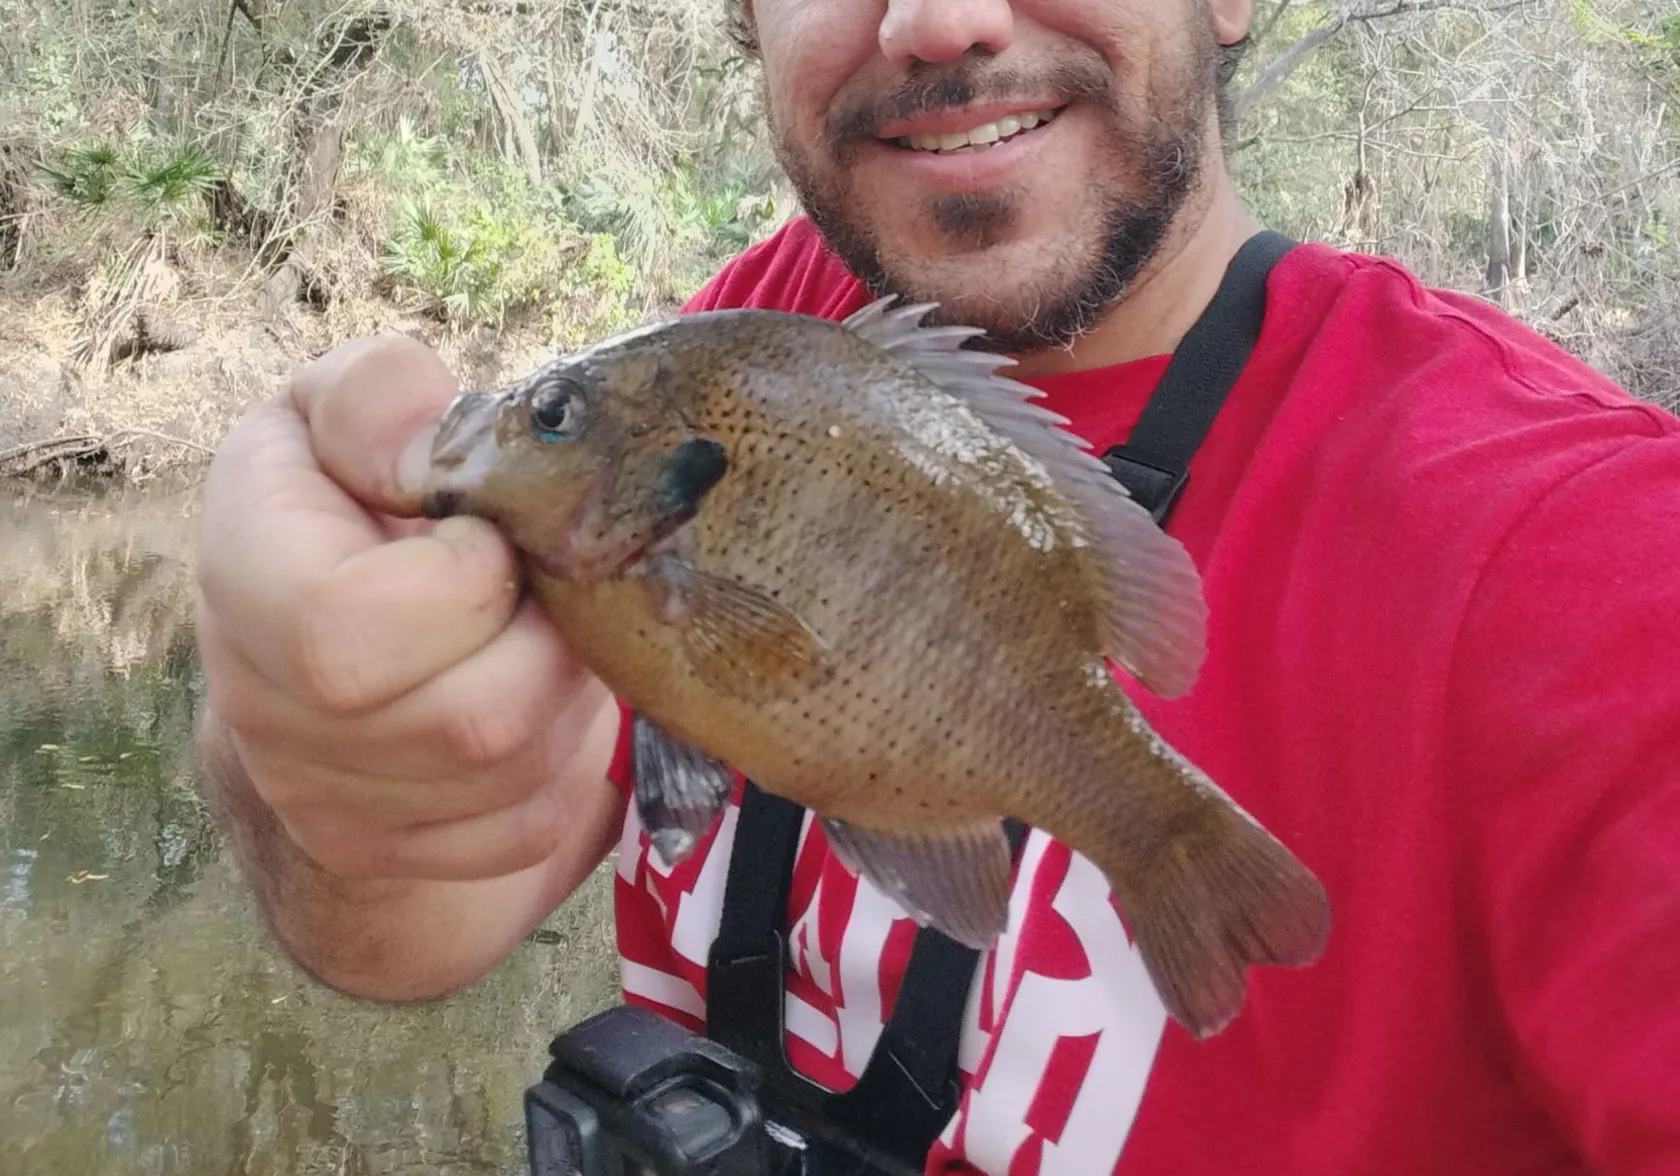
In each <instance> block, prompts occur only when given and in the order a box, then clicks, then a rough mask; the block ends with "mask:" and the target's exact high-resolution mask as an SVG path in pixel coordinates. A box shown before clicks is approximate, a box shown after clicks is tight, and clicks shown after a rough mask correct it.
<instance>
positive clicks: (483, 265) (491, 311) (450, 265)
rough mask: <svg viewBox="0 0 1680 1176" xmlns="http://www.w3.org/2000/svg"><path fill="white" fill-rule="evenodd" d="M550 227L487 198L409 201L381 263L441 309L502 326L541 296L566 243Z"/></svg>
mask: <svg viewBox="0 0 1680 1176" xmlns="http://www.w3.org/2000/svg"><path fill="white" fill-rule="evenodd" d="M544 229H545V226H543V225H540V224H537V223H533V222H532V221H530V220H528V219H520V218H515V217H510V216H508V215H507V214H506V212H505V210H501V209H497V208H495V207H494V206H491V205H489V204H486V203H483V202H475V203H472V204H470V205H469V206H467V207H465V208H458V209H457V208H451V207H449V206H447V205H437V204H433V203H431V202H429V201H420V202H411V203H410V204H408V206H407V207H406V208H405V209H404V210H403V212H402V214H401V216H400V217H399V219H398V223H397V229H396V231H395V233H393V234H392V236H391V239H390V241H389V243H388V244H387V245H386V248H385V253H384V256H383V257H382V258H381V259H380V265H381V268H382V269H384V271H385V272H386V273H388V274H390V275H391V276H392V277H395V278H397V279H399V280H401V281H402V282H405V283H407V284H408V285H409V286H410V287H411V288H413V289H414V290H415V291H417V292H418V293H420V294H421V295H422V296H423V297H424V298H425V299H427V300H428V303H429V305H430V308H431V309H432V310H434V312H437V313H440V314H442V316H443V317H445V318H447V319H449V320H451V321H453V322H456V323H463V324H464V323H472V322H484V323H493V324H495V325H498V326H499V325H501V324H502V323H503V322H504V321H505V320H506V318H507V316H508V315H509V314H510V313H511V312H514V311H516V310H519V309H522V308H525V307H528V306H532V305H535V304H537V303H538V302H539V301H540V300H541V299H542V297H543V291H544V287H545V286H546V285H547V283H548V282H549V281H550V280H551V279H552V277H553V275H554V273H555V270H556V268H557V266H558V263H559V256H560V251H559V248H558V243H557V242H556V241H555V239H554V237H553V236H552V235H550V233H547V232H545V231H544Z"/></svg>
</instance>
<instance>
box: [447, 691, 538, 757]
mask: <svg viewBox="0 0 1680 1176" xmlns="http://www.w3.org/2000/svg"><path fill="white" fill-rule="evenodd" d="M445 714H446V717H445V719H444V725H443V732H442V737H443V745H444V750H445V754H446V755H447V756H448V757H449V758H450V759H451V760H453V761H454V762H456V763H459V764H462V765H465V766H467V767H470V768H486V767H492V766H494V765H497V764H501V763H504V762H505V761H507V760H508V759H510V758H512V757H513V756H514V755H515V754H516V753H517V752H518V751H519V750H520V749H521V748H522V747H524V746H525V744H526V743H528V742H529V741H530V739H531V737H532V735H533V734H534V732H533V730H532V729H531V727H530V725H529V723H528V721H527V719H526V716H525V715H524V714H523V713H522V712H521V711H520V710H519V709H518V708H516V707H512V706H497V705H495V704H494V703H493V702H492V701H490V700H477V701H476V703H475V704H473V705H466V706H457V707H453V708H450V709H449V710H447V711H446V712H445Z"/></svg>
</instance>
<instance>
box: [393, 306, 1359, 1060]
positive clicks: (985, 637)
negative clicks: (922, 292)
mask: <svg viewBox="0 0 1680 1176" xmlns="http://www.w3.org/2000/svg"><path fill="white" fill-rule="evenodd" d="M931 309H932V307H931V306H929V305H925V304H918V305H894V300H893V299H890V298H888V299H882V300H880V301H877V302H874V303H872V304H870V305H868V306H866V307H864V308H863V309H861V310H859V311H857V312H856V313H855V314H853V315H852V316H850V317H849V318H847V319H845V320H844V321H841V322H836V321H832V320H827V319H821V318H815V317H810V316H805V315H796V314H787V313H782V312H777V311H767V310H724V311H714V312H706V313H698V314H688V315H679V316H676V317H675V318H672V319H669V320H667V321H662V322H658V323H655V324H653V325H650V326H645V327H641V328H638V329H635V330H631V331H628V332H625V333H623V334H620V335H617V336H615V337H613V338H609V339H606V340H604V341H602V342H599V343H597V344H595V345H593V346H590V347H588V348H586V349H584V350H581V351H578V352H576V353H573V354H570V355H566V356H563V357H561V358H557V359H554V360H552V361H551V362H549V363H547V364H545V365H544V366H542V367H540V368H539V369H538V370H536V371H535V372H533V373H532V374H531V375H529V376H527V377H525V378H524V379H521V380H519V381H517V382H515V383H512V384H510V385H509V386H507V387H504V388H501V389H498V390H494V391H467V392H463V393H462V394H461V395H460V396H458V397H457V398H456V399H455V401H454V402H453V403H452V404H451V405H450V406H449V408H448V409H446V410H445V412H444V415H443V418H442V420H441V422H440V427H439V432H438V435H437V439H436V441H435V443H434V445H433V449H432V458H431V462H432V464H431V469H430V473H429V480H428V483H427V486H426V490H425V495H424V509H425V512H426V513H427V514H428V515H429V516H430V517H433V518H441V517H443V516H445V515H449V514H457V513H461V514H471V515H476V516H479V517H482V518H485V519H488V520H490V521H491V522H493V523H494V524H496V525H497V526H498V527H499V528H500V529H501V531H502V532H503V533H504V534H505V535H506V536H507V537H508V539H509V541H510V542H511V543H512V544H513V545H514V547H515V548H516V549H517V550H518V552H519V553H520V556H521V560H522V564H523V566H524V569H525V573H526V576H527V579H528V582H529V584H530V586H531V590H532V591H533V592H534V593H535V594H536V596H537V598H538V599H539V600H540V602H541V603H542V605H543V606H544V607H545V609H546V610H547V613H548V614H549V615H550V616H551V617H552V618H553V620H554V622H555V624H556V626H557V627H558V628H559V630H560V632H561V633H562V635H563V636H564V638H565V640H566V641H567V643H568V644H569V646H570V647H571V649H572V650H573V651H574V653H575V654H576V656H577V657H578V658H580V659H581V660H582V662H583V663H584V664H585V665H587V666H588V667H589V668H590V669H591V670H592V671H593V672H594V673H595V674H596V676H598V677H599V678H600V679H601V681H602V682H604V683H605V684H606V686H607V687H608V688H609V689H610V690H611V691H612V692H613V693H614V694H615V695H616V696H617V697H618V698H619V699H620V700H621V701H622V702H623V703H624V704H625V705H626V706H627V707H628V708H630V709H631V711H632V712H633V713H634V715H635V719H634V723H635V730H634V741H633V746H634V749H635V757H634V778H635V783H634V801H635V804H636V806H637V811H638V814H639V816H640V818H641V820H642V823H643V824H644V825H645V826H646V827H647V829H648V831H649V833H650V836H651V838H652V840H653V842H654V844H655V846H656V847H657V849H658V850H659V852H660V853H661V854H662V855H663V856H664V857H665V858H666V860H667V861H669V862H671V863H673V864H674V863H675V862H676V861H679V860H681V859H682V858H683V857H684V856H685V855H686V854H687V853H688V852H689V851H690V850H691V849H692V847H693V846H694V844H695V842H696V841H697V840H698V838H699V837H700V836H701V835H702V834H703V833H704V832H705V831H706V830H707V829H708V828H709V827H710V825H711V823H712V822H713V821H714V820H715V819H716V817H717V815H718V813H719V812H720V811H721V810H722V808H723V807H724V806H725V805H726V804H727V802H728V798H729V794H730V790H731V785H732V780H733V778H732V776H731V773H730V768H731V767H733V768H734V769H738V770H739V771H740V772H742V773H744V774H745V775H746V776H747V777H748V778H750V779H751V780H753V781H754V782H755V783H756V784H757V785H758V786H759V787H761V788H763V789H765V790H766V791H768V792H773V793H776V794H778V795H780V796H783V797H786V798H788V799H789V800H792V801H794V802H795V803H797V804H800V805H802V806H804V807H806V808H808V809H810V810H811V811H812V812H813V813H814V814H815V815H816V817H817V818H818V819H819V820H820V823H821V828H822V830H823V833H824V834H825V835H826V837H827V839H828V841H829V843H830V845H831V846H832V848H833V850H834V852H835V853H836V854H837V855H838V856H839V857H840V859H841V861H842V862H844V863H845V864H846V865H847V867H848V868H849V869H851V870H853V871H854V872H856V873H858V874H859V875H861V876H862V877H864V878H867V879H868V880H869V881H870V882H871V883H872V884H873V885H874V886H876V887H877V888H879V889H880V890H881V891H882V892H883V893H885V894H887V895H890V896H891V897H892V898H893V899H895V900H896V901H897V902H898V904H899V905H900V906H901V907H902V908H903V909H904V910H905V911H906V912H908V913H909V914H910V915H912V916H914V917H915V919H916V920H917V921H918V922H919V923H921V924H923V925H932V926H933V927H935V928H937V929H939V930H940V931H942V932H944V933H945V934H947V935H949V936H950V937H951V938H953V939H955V940H957V941H958V942H961V943H964V944H968V945H970V946H973V947H976V948H980V949H985V948H987V947H989V946H991V945H992V944H993V943H994V942H995V941H996V938H997V936H998V934H999V933H1000V932H1001V931H1002V930H1003V929H1004V928H1005V926H1006V922H1007V914H1008V898H1009V891H1010V885H1011V881H1010V879H1011V871H1012V860H1011V853H1010V846H1009V842H1008V839H1007V837H1006V834H1005V831H1004V827H1003V825H1002V818H1004V817H1006V816H1007V817H1014V818H1016V819H1017V820H1019V821H1021V822H1023V823H1025V824H1026V825H1028V826H1031V827H1034V828H1037V829H1041V830H1044V831H1045V832H1046V833H1049V834H1050V835H1052V836H1054V837H1056V838H1058V839H1060V840H1061V841H1062V842H1064V843H1065V844H1067V845H1068V846H1069V847H1070V848H1072V849H1073V850H1075V851H1077V852H1079V853H1081V854H1083V855H1084V856H1085V857H1087V858H1088V859H1089V860H1090V861H1091V862H1092V863H1094V864H1095V865H1096V866H1097V867H1098V868H1099V869H1100V870H1101V871H1102V872H1103V874H1104V876H1105V877H1106V878H1107V880H1108V883H1109V885H1110V887H1111V888H1112V889H1113V892H1114V894H1115V897H1116V899H1117V901H1118V905H1119V909H1120V911H1121V916H1122V919H1123V921H1124V923H1125V925H1126V928H1127V931H1128V933H1129V934H1130V936H1131V938H1132V940H1133V942H1134V943H1135V945H1136V947H1137V950H1138V952H1139V954H1140V955H1141V957H1142V959H1143V961H1144V964H1145V966H1146V967H1147V969H1148V972H1149V975H1150V977H1151V979H1152V981H1153V983H1154V985H1155V988H1156V991H1157V992H1158V993H1159V995H1160V997H1161V1000H1162V1003H1163V1004H1164V1005H1165V1007H1166V1009H1167V1011H1168V1013H1169V1014H1170V1015H1171V1016H1172V1017H1173V1018H1174V1019H1176V1020H1177V1021H1178V1022H1179V1023H1180V1024H1182V1025H1183V1026H1184V1027H1185V1028H1186V1029H1187V1030H1189V1031H1190V1032H1191V1033H1192V1034H1194V1035H1195V1036H1197V1037H1205V1036H1206V1035H1208V1034H1210V1033H1213V1032H1216V1031H1218V1030H1219V1029H1220V1028H1222V1027H1223V1026H1224V1025H1226V1024H1227V1023H1228V1022H1229V1021H1230V1019H1231V1018H1232V1017H1234V1016H1235V1015H1236V1014H1237V1012H1238V1011H1239V1009H1240V1008H1241V1006H1242V1002H1243V997H1244V991H1245V985H1246V969H1247V967H1248V966H1249V965H1251V964H1280V965H1287V966H1301V965H1304V964H1307V963H1310V962H1311V961H1312V960H1313V959H1315V958H1316V957H1317V956H1318V954H1319V952H1320V951H1321V950H1322V947H1323V944H1324V941H1325V938H1326V936H1327V934H1328V932H1329V922H1330V910H1329V903H1328V899H1327V896H1326V894H1325V891H1324V889H1323V887H1322V885H1321V884H1320V883H1319V881H1318V879H1317V878H1316V877H1315V876H1314V875H1313V874H1312V873H1311V872H1310V871H1309V870H1308V869H1307V868H1306V866H1304V865H1303V864H1302V863H1301V862H1300V861H1299V860H1298V859H1297V858H1296V857H1295V856H1294V855H1293V854H1292V853H1291V852H1290V851H1289V850H1288V849H1286V848H1285V847H1284V846H1283V845H1282V844H1281V843H1280V842H1279V841H1278V840H1277V839H1276V838H1274V837H1273V836H1272V835H1271V834H1270V833H1268V832H1267V831H1266V830H1265V829H1263V828H1262V827H1261V826H1260V824H1259V823H1258V822H1257V821H1255V820H1254V819H1253V818H1252V817H1250V816H1249V815H1248V814H1247V813H1245V812H1244V811H1243V810H1242V809H1240V808H1239V807H1238V806H1237V805H1236V804H1235V803H1234V802H1233V801H1232V800H1231V799H1230V798H1229V797H1227V796H1226V795H1225V793H1224V792H1222V791H1221V790H1220V789H1219V788H1218V787H1217V786H1215V784H1214V783H1213V782H1212V781H1211V780H1210V779H1209V778H1208V777H1207V776H1206V775H1205V774H1204V773H1203V772H1202V771H1201V770H1199V769H1198V768H1197V767H1196V766H1195V765H1194V764H1193V763H1191V762H1190V761H1189V760H1188V759H1187V758H1186V757H1185V756H1184V755H1182V754H1180V753H1179V752H1178V751H1177V750H1175V749H1174V748H1173V747H1171V746H1169V745H1168V744H1167V743H1166V742H1165V741H1164V740H1163V739H1162V738H1161V737H1160V736H1159V735H1158V734H1157V733H1156V732H1155V731H1154V730H1153V729H1152V728H1151V727H1150V726H1149V724H1148V723H1147V722H1146V721H1145V719H1144V717H1143V716H1142V714H1141V713H1140V712H1139V711H1138V709H1137V708H1136V707H1135V706H1134V705H1133V703H1132V701H1131V700H1130V699H1129V698H1128V697H1127V694H1126V692H1125V690H1124V689H1123V688H1122V686H1121V685H1120V683H1119V682H1118V681H1117V680H1116V677H1115V675H1114V673H1113V672H1112V671H1111V667H1110V664H1109V663H1110V662H1111V661H1112V662H1113V663H1114V664H1116V665H1118V666H1119V667H1120V668H1121V669H1123V670H1124V671H1125V672H1126V673H1128V674H1130V675H1131V676H1132V677H1133V678H1134V679H1135V680H1136V681H1137V682H1138V683H1139V684H1141V685H1142V686H1143V687H1144V688H1146V689H1148V690H1150V691H1151V692H1153V693H1155V694H1157V695H1159V696H1163V697H1171V696H1176V695H1181V694H1183V693H1185V692H1186V691H1188V690H1189V688H1190V687H1191V685H1192V683H1193V681H1194V679H1195V676H1196V674H1197V672H1198V669H1199V667H1200V663H1201V659H1202V657H1203V653H1204V648H1205V628H1206V605H1205V603H1204V599H1203V595H1202V590H1201V581H1200V578H1199V576H1198V574H1197V571H1196V568H1195V565H1194V564H1193V563H1192V561H1191V559H1190V557H1189V555H1188V553H1187V552H1186V551H1185V550H1184V548H1183V547H1182V546H1181V545H1180V544H1179V543H1178V541H1177V540H1175V539H1173V538H1172V537H1170V536H1168V535H1166V534H1165V533H1164V532H1163V531H1162V530H1161V529H1160V528H1158V527H1157V526H1156V525H1155V523H1154V521H1153V520H1152V519H1151V518H1150V516H1149V513H1148V512H1147V511H1145V510H1144V509H1143V508H1142V507H1141V506H1140V505H1138V503H1137V502H1136V501H1134V500H1133V499H1132V498H1131V497H1130V496H1129V495H1128V494H1127V493H1126V491H1125V490H1124V489H1123V488H1122V487H1121V486H1120V484H1119V483H1118V482H1116V481H1115V479H1114V478H1113V477H1112V476H1111V475H1110V474H1109V472H1108V470H1107V469H1106V467H1104V466H1103V464H1102V463H1101V462H1100V461H1099V460H1097V459H1096V458H1095V457H1093V456H1091V455H1090V454H1088V453H1086V452H1084V451H1083V450H1082V449H1081V448H1080V444H1079V442H1078V440H1077V439H1076V438H1075V437H1074V436H1073V434H1072V433H1070V432H1069V431H1068V430H1067V429H1065V428H1064V427H1063V426H1065V425H1066V424H1067V421H1066V420H1064V419H1063V418H1062V417H1060V416H1057V415H1056V414H1054V413H1051V412H1049V411H1048V410H1046V409H1045V408H1043V407H1042V406H1040V405H1035V404H1033V403H1032V401H1033V400H1034V399H1035V398H1037V397H1038V395H1039V393H1038V392H1037V391H1035V390H1034V389H1032V388H1030V387H1028V386H1026V385H1024V384H1022V383H1019V382H1017V381H1014V380H1011V379H1009V378H1007V377H1005V376H1004V375H1001V374H1000V373H999V370H998V369H999V368H1000V367H1002V366H1004V365H1005V364H1007V363H1008V362H1009V361H1008V360H1006V359H1004V358H1003V357H1000V356H997V355H994V354H989V353H986V352H983V351H978V350H975V349H972V348H969V347H965V346H964V342H965V341H966V340H968V339H970V338H971V337H973V336H975V335H978V334H980V333H981V332H980V331H978V330H977V329H975V328H972V327H965V326H928V325H923V321H922V320H923V319H924V318H925V317H926V315H927V313H928V311H929V310H931ZM726 765H727V766H726Z"/></svg>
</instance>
